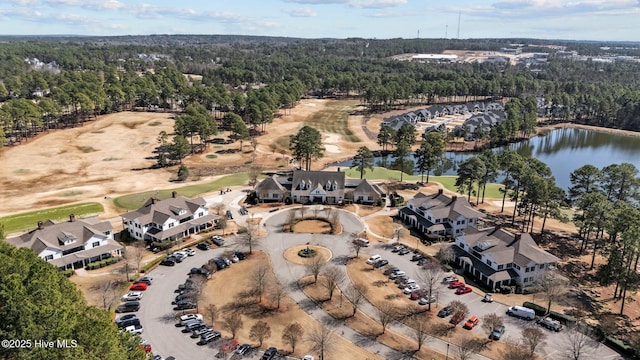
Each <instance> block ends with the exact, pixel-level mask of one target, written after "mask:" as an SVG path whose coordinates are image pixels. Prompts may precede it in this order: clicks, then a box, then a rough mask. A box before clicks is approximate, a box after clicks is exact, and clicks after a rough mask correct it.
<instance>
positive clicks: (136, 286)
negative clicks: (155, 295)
mask: <svg viewBox="0 0 640 360" xmlns="http://www.w3.org/2000/svg"><path fill="white" fill-rule="evenodd" d="M147 286H148V285H147V284H145V283H137V284H133V285H131V287H130V288H129V290H135V291H145V290H147Z"/></svg>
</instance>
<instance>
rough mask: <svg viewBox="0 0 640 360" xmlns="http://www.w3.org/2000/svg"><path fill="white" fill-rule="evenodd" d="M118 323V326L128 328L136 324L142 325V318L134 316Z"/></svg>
mask: <svg viewBox="0 0 640 360" xmlns="http://www.w3.org/2000/svg"><path fill="white" fill-rule="evenodd" d="M116 325H118V328H120V329H122V328H126V327H127V326H136V325H138V326H139V325H140V319H138V318H137V317H134V318H133V319H129V320H124V321H121V322H119V323H116Z"/></svg>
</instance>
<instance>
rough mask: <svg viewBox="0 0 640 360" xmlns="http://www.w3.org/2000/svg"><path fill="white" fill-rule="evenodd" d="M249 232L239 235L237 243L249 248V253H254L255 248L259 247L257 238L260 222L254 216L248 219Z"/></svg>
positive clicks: (247, 227)
mask: <svg viewBox="0 0 640 360" xmlns="http://www.w3.org/2000/svg"><path fill="white" fill-rule="evenodd" d="M246 229H247V232H246V233H245V234H244V235H242V236H239V237H238V239H237V243H236V244H237V245H239V246H241V247H245V248H248V249H249V254H252V253H253V248H254V247H257V245H258V244H257V243H256V239H257V237H258V223H257V221H255V220H254V219H253V218H251V219H249V220H247V224H246Z"/></svg>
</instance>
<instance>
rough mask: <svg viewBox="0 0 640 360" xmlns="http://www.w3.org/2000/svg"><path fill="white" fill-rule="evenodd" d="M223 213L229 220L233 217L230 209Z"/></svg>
mask: <svg viewBox="0 0 640 360" xmlns="http://www.w3.org/2000/svg"><path fill="white" fill-rule="evenodd" d="M225 215H226V216H227V220H231V219H233V214H232V213H231V210H227V212H226V213H225Z"/></svg>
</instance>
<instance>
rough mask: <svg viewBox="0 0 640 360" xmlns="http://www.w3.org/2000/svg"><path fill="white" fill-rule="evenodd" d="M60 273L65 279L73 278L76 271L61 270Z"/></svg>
mask: <svg viewBox="0 0 640 360" xmlns="http://www.w3.org/2000/svg"><path fill="white" fill-rule="evenodd" d="M60 272H61V273H62V275H64V276H65V277H71V275H73V272H74V270H73V269H67V270H61V271H60Z"/></svg>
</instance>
